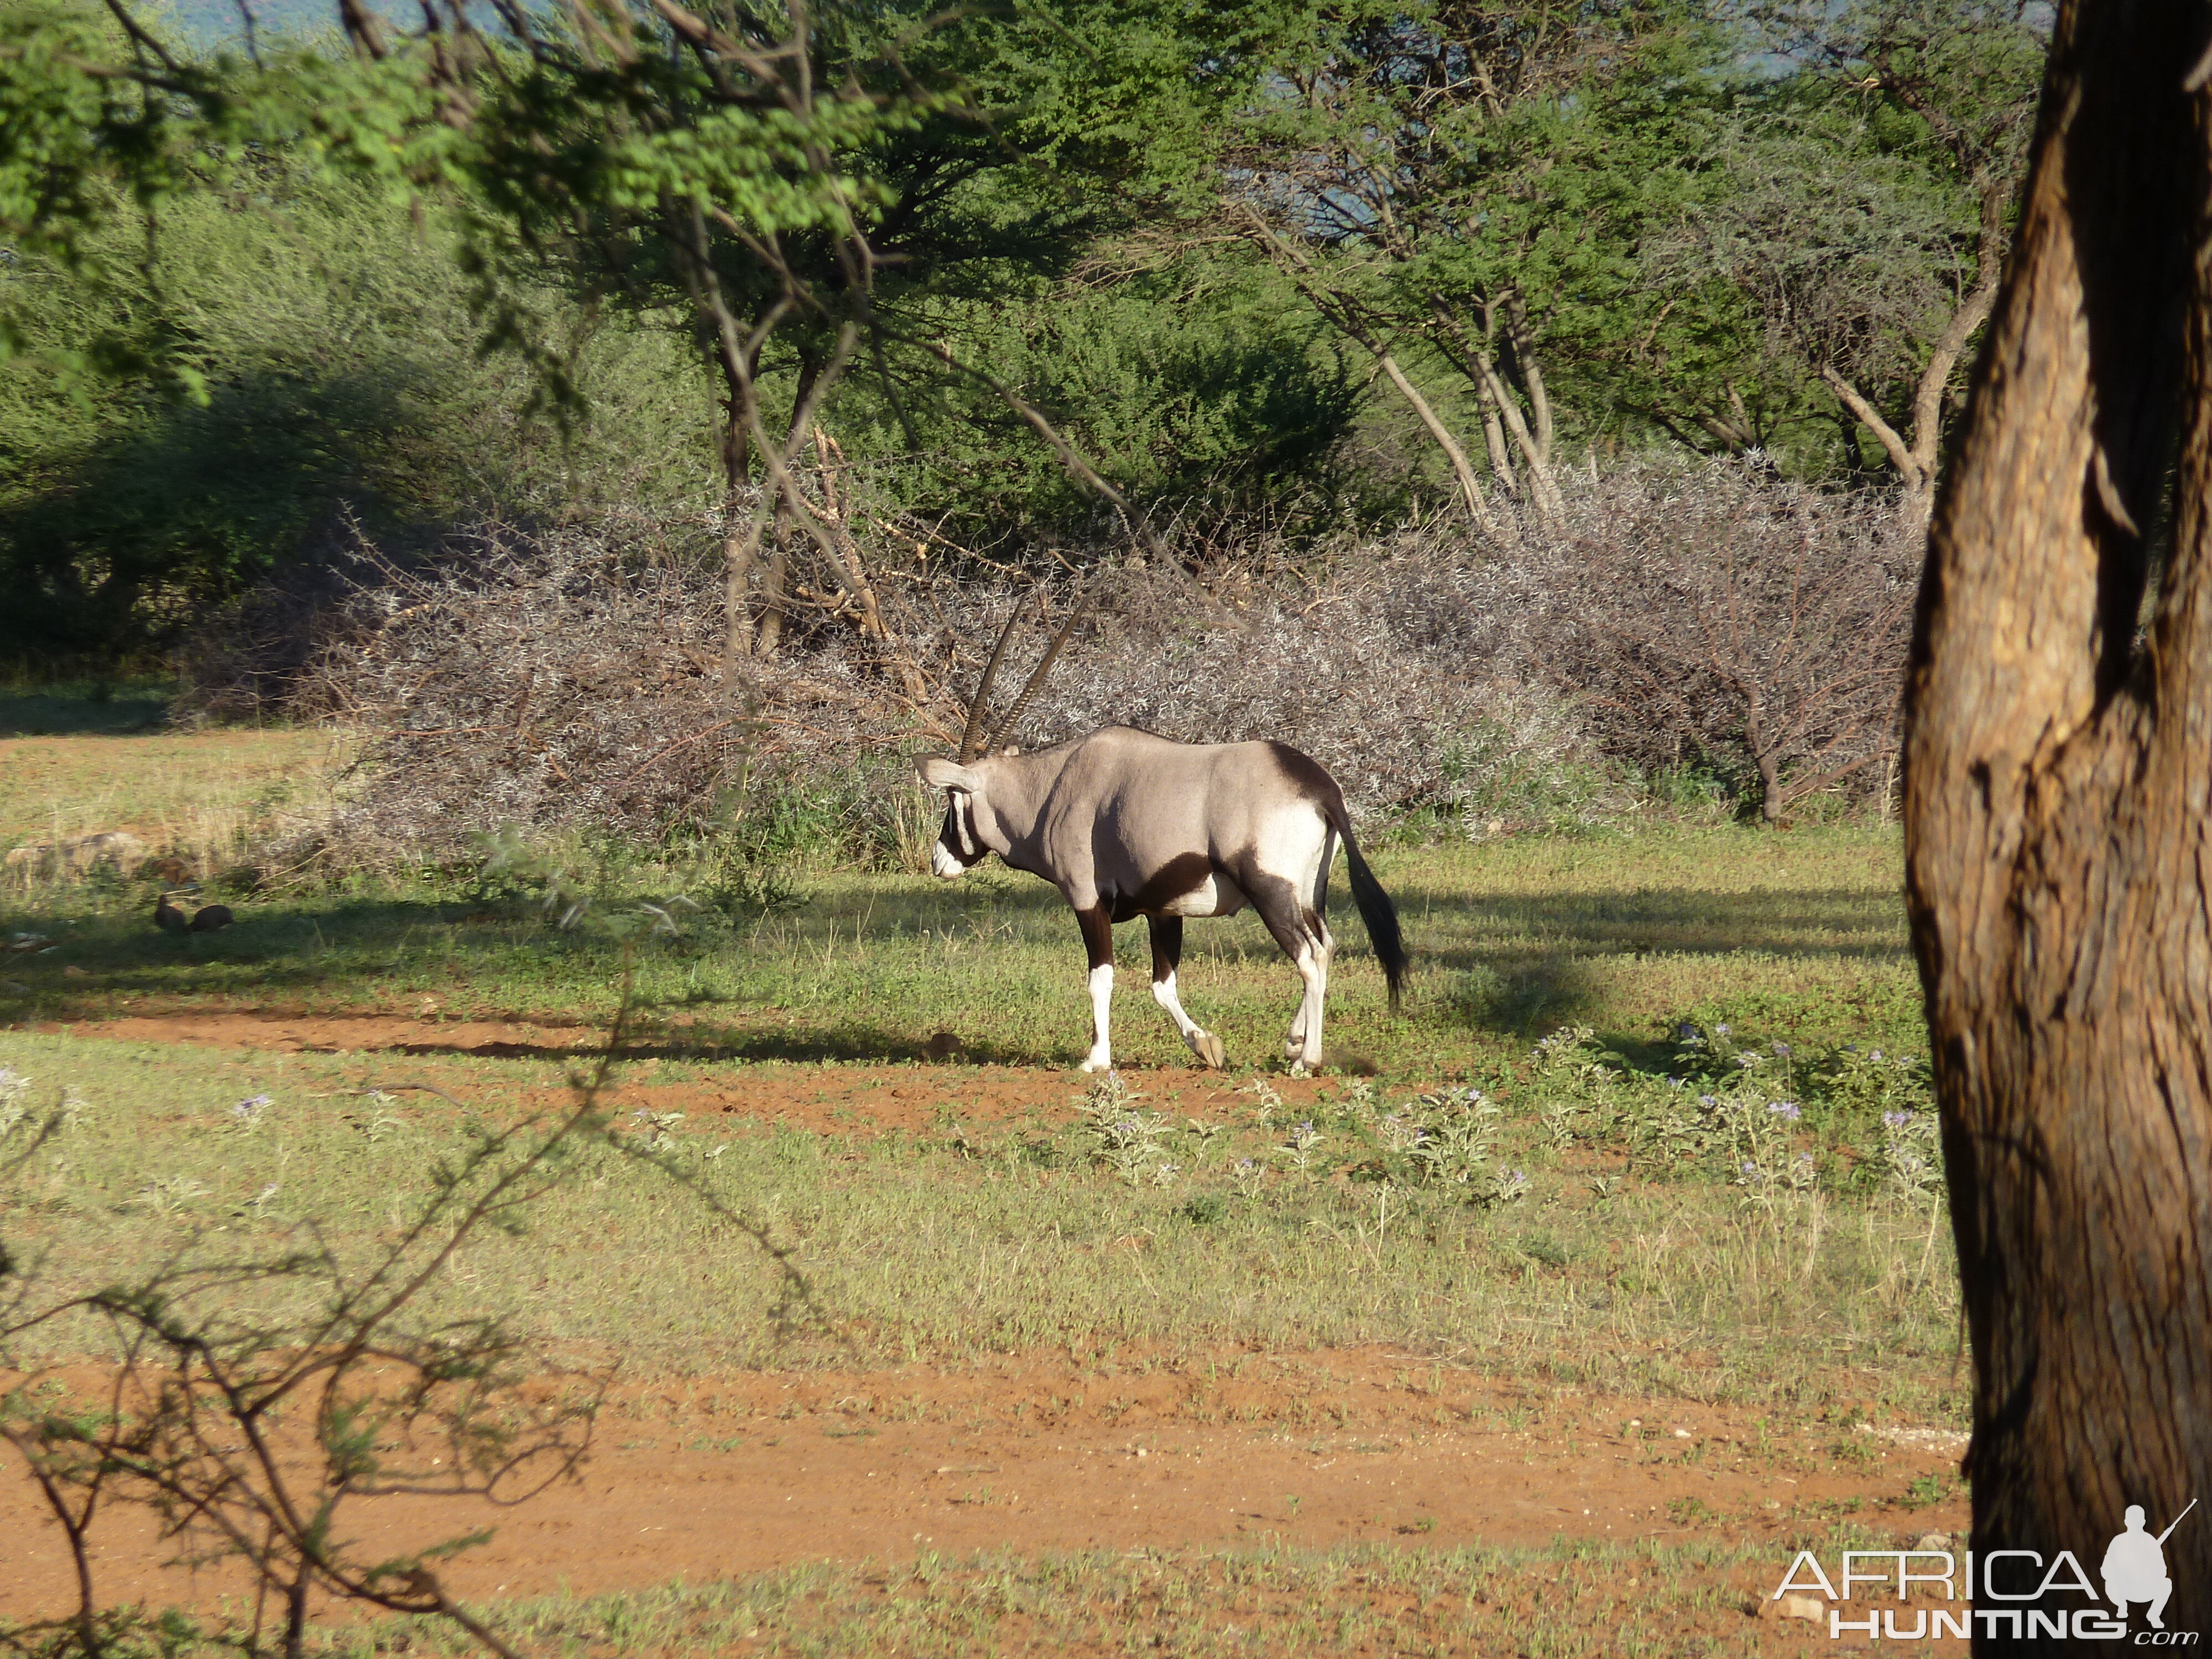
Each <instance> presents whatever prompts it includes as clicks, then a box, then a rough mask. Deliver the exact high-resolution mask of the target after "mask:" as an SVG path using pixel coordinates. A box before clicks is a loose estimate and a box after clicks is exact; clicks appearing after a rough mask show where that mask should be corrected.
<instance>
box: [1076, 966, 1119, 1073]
mask: <svg viewBox="0 0 2212 1659" xmlns="http://www.w3.org/2000/svg"><path fill="white" fill-rule="evenodd" d="M1113 1006H1114V964H1113V963H1110V962H1109V963H1101V964H1100V965H1099V966H1097V967H1096V968H1093V969H1091V1031H1092V1033H1093V1035H1092V1037H1091V1054H1090V1057H1089V1058H1088V1059H1086V1060H1085V1061H1084V1062H1083V1069H1084V1070H1085V1071H1086V1072H1103V1071H1104V1070H1106V1068H1107V1067H1108V1066H1111V1065H1113V1063H1114V1045H1113V1044H1112V1043H1111V1042H1109V1041H1108V1039H1107V1036H1106V1017H1107V1014H1108V1012H1109V1011H1110V1010H1111V1009H1112V1007H1113Z"/></svg>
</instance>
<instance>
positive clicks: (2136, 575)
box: [1905, 0, 2212, 1652]
mask: <svg viewBox="0 0 2212 1659" xmlns="http://www.w3.org/2000/svg"><path fill="white" fill-rule="evenodd" d="M2209 33H2212V13H2209V12H2208V9H2207V8H2206V7H2205V6H2204V5H2203V3H2201V0H2144V3H2140V4H2136V5H2125V6H2112V5H2096V4H2086V3H2082V0H2067V3H2066V4H2065V5H2064V6H2063V8H2062V9H2061V11H2060V13H2059V15H2058V18H2057V27H2056V32H2055V36H2054V40H2053V43H2052V47H2051V60H2050V65H2049V68H2048V70H2047V74H2046V79H2045V87H2044V93H2043V101H2042V113H2041V116H2040V119H2039V126H2038V129H2037V131H2036V136H2035V140H2034V145H2033V171H2032V173H2031V174H2030V177H2029V180H2028V184H2027V192H2026V197H2025V204H2024V208H2023V211H2022V214H2021V222H2020V228H2019V232H2018V240H2017V245H2016V246H2015V251H2014V253H2013V256H2012V259H2011V263H2010V267H2009V269H2008V273H2007V276H2006V279H2005V283H2004V288H2003V292H2002V296H2001V298H2000V299H1999V301H1998V303H1997V307H1996V316H1995V318H1994V320H1993V321H1992V323H1991V325H1990V338H1989V340H1988V343H1987V344H1986V345H1985V347H1984V351H1983V355H1982V358H1981V362H1980V366H1979V368H1978V374H1977V378H1976V384H1975V388H1974V392H1973V396H1972V404H1971V406H1970V410H1969V413H1968V416H1967V419H1966V428H1965V432H1964V435H1963V439H1962V441H1961V443H1960V452H1959V456H1958V459H1957V462H1956V464H1955V469H1954V472H1953V473H1952V475H1951V477H1950V478H1949V479H1948V483H1947V484H1946V486H1945V489H1944V491H1943V494H1942V501H1941V503H1940V505H1939V507H1938V510H1937V513H1936V522H1935V526H1934V531H1933V534H1932V537H1931V539H1930V544H1929V561H1928V565H1927V568H1926V574H1925V577H1924V580H1923V588H1922V593H1921V600H1920V612H1919V620H1918V629H1917V637H1916V641H1915V645H1914V650H1913V654H1912V659H1911V671H1910V677H1909V681H1908V688H1907V699H1908V721H1909V725H1908V736H1907V747H1906V788H1905V825H1906V858H1907V887H1906V894H1907V900H1908V902H1909V905H1910V908H1911V921H1912V933H1913V940H1914V946H1915V949H1916V951H1917V955H1918V958H1919V963H1920V970H1921V976H1922V980H1923V985H1924V987H1925V989H1926V994H1927V1006H1928V1021H1929V1035H1930V1037H1931V1039H1932V1043H1933V1048H1934V1056H1935V1065H1936V1081H1937V1085H1938V1088H1939V1091H1940V1099H1941V1105H1942V1120H1943V1136H1944V1149H1945V1158H1946V1163H1947V1165H1948V1179H1949V1182H1950V1188H1951V1194H1952V1200H1953V1201H1952V1212H1953V1215H1954V1218H1955V1225H1956V1229H1957V1237H1958V1247H1959V1257H1960V1272H1961V1275H1962V1278H1963V1280H1964V1289H1965V1303H1966V1320H1967V1327H1968V1330H1969V1332H1970V1334H1971V1338H1972V1346H1973V1357H1974V1425H1973V1427H1974V1435H1973V1442H1972V1448H1971V1449H1970V1451H1969V1452H1968V1454H1967V1469H1968V1471H1969V1473H1970V1474H1971V1475H1972V1480H1973V1504H1974V1543H1975V1547H1976V1548H1977V1550H1978V1551H1981V1552H1988V1551H1990V1550H1995V1549H2027V1550H2039V1551H2041V1552H2043V1553H2044V1555H2045V1559H2050V1558H2051V1555H2052V1554H2053V1553H2055V1552H2057V1551H2058V1550H2062V1549H2071V1550H2073V1551H2075V1553H2076V1554H2077V1555H2082V1553H2083V1552H2084V1551H2085V1550H2086V1551H2089V1552H2096V1551H2099V1550H2100V1549H2101V1547H2102V1544H2103V1541H2105V1540H2106V1539H2107V1538H2109V1537H2111V1536H2112V1534H2115V1533H2117V1532H2118V1530H2119V1529H2120V1526H2121V1521H2122V1512H2123V1510H2124V1507H2125V1506H2126V1505H2129V1504H2142V1506H2143V1507H2144V1508H2145V1509H2146V1510H2148V1512H2149V1528H2150V1530H2152V1531H2153V1532H2157V1531H2159V1530H2160V1529H2162V1528H2164V1527H2165V1526H2166V1523H2167V1522H2170V1521H2172V1519H2173V1518H2174V1517H2176V1516H2179V1514H2180V1513H2181V1511H2182V1509H2183V1506H2184V1505H2185V1504H2187V1503H2188V1502H2189V1500H2190V1499H2191V1498H2192V1497H2198V1498H2201V1497H2203V1496H2205V1495H2208V1494H2212V817H2208V808H2212V252H2208V249H2212V242H2209V241H2208V231H2212V214H2209V213H2208V206H2212V202H2209V201H2208V197H2212V109H2208V106H2207V85H2208V80H2212V57H2208V55H2207V50H2206V41H2207V38H2208V34H2209ZM2192 64H2193V65H2195V66H2196V67H2195V68H2193V69H2192V68H2191V65H2192ZM2154 576H2155V578H2156V581H2157V586H2156V590H2155V608H2154V614H2153V616H2152V617H2151V619H2150V622H2149V625H2148V629H2147V630H2146V629H2144V628H2143V627H2142V623H2141V617H2142V601H2143V599H2144V596H2145V593H2146V592H2147V590H2148V586H2149V585H2150V583H2151V582H2152V580H2153V579H2154ZM2166 1550H2167V1552H2168V1553H2167V1557H2166V1560H2167V1571H2168V1575H2169V1577H2171V1579H2172V1583H2173V1586H2174V1593H2173V1600H2172V1606H2171V1607H2169V1608H2168V1609H2167V1611H2166V1622H2167V1624H2168V1625H2169V1626H2172V1627H2176V1628H2179V1629H2182V1630H2188V1629H2192V1628H2194V1629H2202V1628H2203V1626H2205V1625H2206V1624H2207V1623H2208V1622H2212V1526H2207V1525H2204V1524H2202V1523H2201V1522H2200V1519H2199V1518H2198V1517H2196V1516H2192V1517H2191V1519H2190V1521H2189V1522H2188V1523H2187V1524H2186V1525H2185V1526H2183V1527H2182V1528H2180V1529H2179V1531H2177V1532H2175V1533H2174V1534H2172V1537H2171V1538H2170V1539H2169V1540H2168V1541H2167V1543H2166ZM1984 1559H1987V1558H1986V1555H1984ZM2082 1559H2086V1560H2088V1561H2091V1562H2092V1563H2093V1562H2094V1560H2095V1559H2096V1557H2095V1555H2094V1554H2093V1553H2092V1554H2089V1555H2086V1556H2083V1557H2082ZM2008 1588H2015V1587H2014V1586H2009V1585H2008ZM1978 1641H1979V1643H1980V1644H1981V1645H1982V1646H1983V1647H1984V1649H1987V1648H1990V1647H1991V1646H1993V1645H1994V1642H1995V1638H1994V1635H1993V1634H1990V1633H1987V1632H1984V1634H1983V1635H1982V1636H1981V1637H1980V1638H1978ZM2015 1650H2018V1648H2017V1646H2016V1645H2015V1644H2008V1645H2007V1647H2006V1648H2005V1651H2007V1652H2012V1651H2015Z"/></svg>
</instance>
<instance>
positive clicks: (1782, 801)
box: [1545, 459, 1921, 823]
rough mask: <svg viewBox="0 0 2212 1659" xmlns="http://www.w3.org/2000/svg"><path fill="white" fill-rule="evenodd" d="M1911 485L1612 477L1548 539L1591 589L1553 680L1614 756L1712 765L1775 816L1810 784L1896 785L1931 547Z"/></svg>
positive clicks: (1715, 471)
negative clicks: (1909, 495)
mask: <svg viewBox="0 0 2212 1659" xmlns="http://www.w3.org/2000/svg"><path fill="white" fill-rule="evenodd" d="M1896 501H1897V498H1896V495H1895V494H1894V492H1891V491H1882V492H1869V493H1867V494H1864V495H1856V496H1852V495H1824V494H1822V493H1820V492H1818V491H1815V490H1812V489H1807V488H1805V487H1803V486H1802V485H1798V484H1793V483H1788V482H1786V481H1784V480H1781V479H1778V478H1776V477H1771V476H1769V475H1767V474H1766V473H1765V471H1764V470H1763V469H1762V468H1761V467H1760V466H1759V464H1758V462H1757V460H1756V459H1753V460H1752V461H1751V462H1749V463H1746V462H1743V461H1729V460H1717V461H1713V462H1711V463H1708V464H1706V465H1703V466H1701V467H1699V468H1698V469H1697V470H1696V471H1693V472H1690V473H1687V474H1685V475H1680V476H1676V477H1666V476H1663V475H1651V474H1635V473H1622V474H1616V475H1615V476H1614V477H1613V478H1612V479H1610V480H1607V481H1604V482H1603V483H1601V485H1600V486H1598V487H1596V488H1593V489H1589V491H1587V492H1585V493H1583V495H1582V496H1581V498H1580V499H1579V500H1577V501H1576V502H1575V503H1574V505H1573V509H1572V510H1571V513H1570V514H1569V516H1568V518H1567V520H1566V521H1565V523H1564V524H1563V525H1562V526H1560V527H1559V531H1558V532H1557V533H1556V534H1555V535H1554V536H1553V538H1550V539H1549V541H1548V543H1547V545H1546V548H1545V552H1546V553H1547V555H1548V556H1549V558H1550V560H1551V561H1552V566H1551V568H1552V571H1553V576H1554V579H1555V580H1557V581H1558V582H1559V584H1561V585H1562V586H1568V587H1569V588H1570V591H1572V592H1575V593H1576V594H1577V602H1576V604H1575V605H1573V607H1572V609H1571V612H1570V613H1569V614H1568V615H1566V616H1565V617H1560V618H1559V619H1558V622H1557V625H1556V627H1555V633H1554V641H1555V646H1554V648H1555V650H1556V651H1557V653H1558V655H1557V658H1556V659H1555V668H1554V680H1555V684H1559V685H1561V686H1563V687H1571V689H1572V690H1573V691H1574V693H1575V694H1576V695H1577V708H1578V710H1579V711H1580V713H1581V714H1582V716H1583V720H1584V721H1585V723H1586V724H1587V725H1588V726H1589V729H1590V730H1591V731H1592V732H1594V733H1595V735H1596V736H1597V737H1598V738H1599V739H1600V740H1601V742H1602V743H1603V744H1604V745H1605V747H1606V749H1607V751H1608V752H1610V753H1612V754H1613V755H1615V756H1617V757H1620V758H1621V759H1622V760H1624V761H1626V762H1627V763H1630V764H1632V765H1633V766H1635V767H1636V768H1638V769H1639V770H1640V771H1643V772H1644V773H1645V774H1646V775H1649V774H1650V773H1653V772H1655V771H1656V770H1658V769H1661V768H1663V767H1668V766H1680V765H1683V764H1686V763H1687V764H1695V765H1699V766H1701V767H1704V768H1707V769H1711V770H1713V771H1715V772H1717V773H1718V774H1720V775H1723V777H1726V778H1727V779H1728V780H1729V782H1731V783H1732V784H1733V785H1735V787H1737V788H1738V789H1740V790H1741V792H1742V793H1744V794H1745V795H1746V796H1747V797H1748V798H1749V799H1753V800H1756V801H1757V802H1758V803H1759V809H1760V812H1761V815H1762V816H1763V817H1765V819H1766V820H1767V821H1768V822H1770V823H1771V822H1773V821H1775V820H1777V819H1778V818H1780V817H1782V816H1783V815H1784V812H1785V811H1788V810H1789V809H1790V807H1791V805H1793V804H1795V803H1796V802H1797V801H1799V800H1802V799H1804V798H1805V797H1806V796H1808V795H1811V794H1814V793H1820V792H1837V791H1843V792H1847V793H1857V794H1861V795H1864V794H1868V793H1875V792H1881V793H1883V795H1884V798H1885V799H1886V794H1887V789H1888V787H1889V775H1890V772H1891V770H1892V769H1893V762H1894V759H1895V757H1896V755H1897V752H1898V740H1899V714H1900V709H1899V693H1900V691H1901V690H1902V685H1903V671H1904V664H1905V648H1906V646H1907V644H1908V642H1909V640H1910V637H1911V624H1912V609H1913V601H1914V597H1915V590H1916V586H1917V578H1918V568H1919V562H1920V550H1921V538H1920V537H1919V536H1918V535H1917V533H1914V532H1911V531H1909V530H1907V529H1906V528H1905V520H1904V517H1903V515H1902V514H1900V513H1899V512H1898V511H1897V507H1896Z"/></svg>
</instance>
